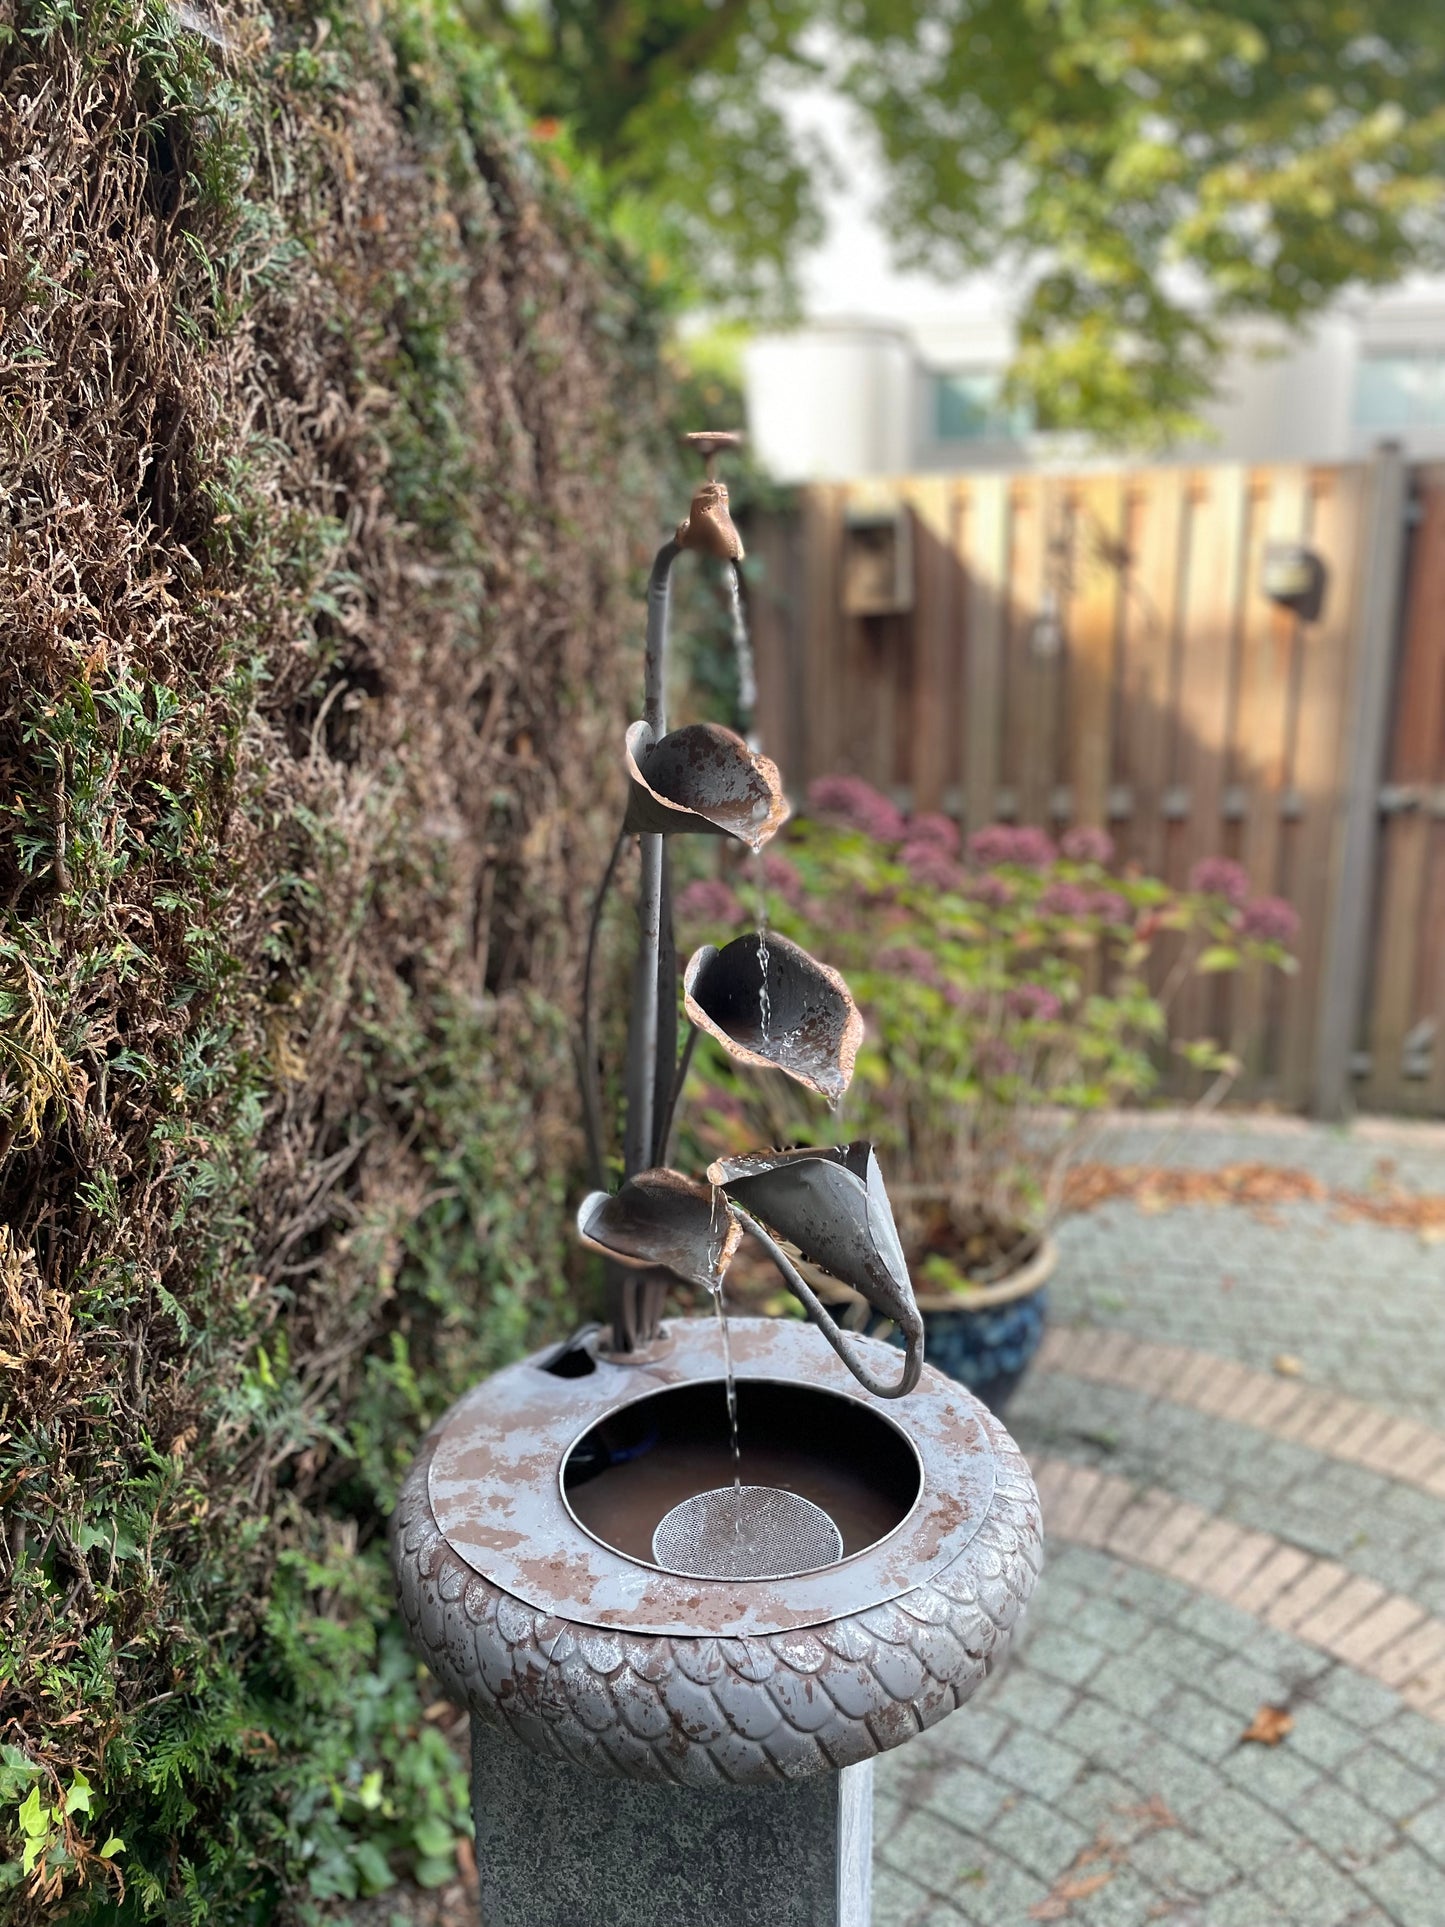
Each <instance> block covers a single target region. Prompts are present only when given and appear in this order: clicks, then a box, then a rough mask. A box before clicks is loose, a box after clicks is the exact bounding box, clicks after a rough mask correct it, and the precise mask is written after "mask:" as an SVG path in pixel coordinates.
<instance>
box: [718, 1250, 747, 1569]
mask: <svg viewBox="0 0 1445 1927" xmlns="http://www.w3.org/2000/svg"><path fill="white" fill-rule="evenodd" d="M712 1301H713V1305H714V1307H715V1308H716V1311H717V1328H718V1332H719V1334H720V1336H721V1338H722V1355H723V1373H724V1375H725V1378H726V1381H727V1398H728V1431H729V1433H730V1435H731V1439H732V1451H733V1491H734V1492H741V1491H742V1489H743V1455H742V1450H741V1448H740V1446H739V1444H738V1388H737V1380H736V1379H735V1378H734V1377H733V1347H732V1339H731V1337H730V1336H729V1334H728V1314H727V1306H726V1305H725V1304H724V1303H723V1294H722V1286H721V1285H720V1284H719V1285H718V1286H717V1287H716V1289H715V1290H714V1291H713V1294H712ZM737 1529H738V1521H737V1520H736V1519H734V1521H733V1530H734V1531H735V1532H736V1531H737Z"/></svg>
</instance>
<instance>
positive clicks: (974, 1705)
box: [880, 1682, 1013, 1765]
mask: <svg viewBox="0 0 1445 1927" xmlns="http://www.w3.org/2000/svg"><path fill="white" fill-rule="evenodd" d="M1001 1684H1002V1682H1000V1685H1001ZM1012 1731H1013V1723H1012V1721H1010V1720H1006V1719H1004V1718H1003V1717H1002V1716H1001V1715H1000V1714H998V1713H996V1712H995V1711H994V1709H993V1708H992V1706H989V1705H986V1704H985V1705H980V1704H978V1702H977V1701H972V1702H970V1703H969V1705H967V1706H965V1707H963V1708H962V1709H961V1710H960V1711H959V1712H957V1713H955V1714H954V1715H953V1716H952V1718H950V1719H946V1720H944V1721H943V1722H942V1723H941V1724H940V1725H938V1726H935V1727H933V1728H932V1729H931V1730H930V1731H929V1732H928V1733H927V1734H925V1735H924V1736H923V1739H917V1740H914V1741H913V1743H912V1745H911V1746H910V1747H909V1749H908V1753H907V1754H905V1755H903V1756H901V1757H903V1758H908V1757H909V1756H911V1755H912V1753H913V1751H914V1749H915V1748H916V1747H919V1746H921V1745H922V1744H923V1740H924V1739H934V1738H935V1736H936V1738H937V1744H938V1747H939V1750H940V1751H941V1752H944V1753H947V1754H949V1755H951V1756H952V1757H953V1758H954V1759H956V1760H971V1761H974V1762H975V1763H976V1764H980V1765H981V1764H982V1763H983V1762H984V1761H986V1760H988V1759H990V1758H991V1757H992V1756H993V1754H994V1753H996V1752H997V1751H998V1749H999V1747H1000V1746H1001V1745H1002V1744H1003V1741H1004V1737H1005V1735H1007V1734H1009V1733H1011V1732H1012ZM883 1757H884V1759H885V1760H887V1759H891V1758H892V1757H893V1756H892V1755H891V1754H885V1755H884V1756H883ZM880 1764H881V1763H880Z"/></svg>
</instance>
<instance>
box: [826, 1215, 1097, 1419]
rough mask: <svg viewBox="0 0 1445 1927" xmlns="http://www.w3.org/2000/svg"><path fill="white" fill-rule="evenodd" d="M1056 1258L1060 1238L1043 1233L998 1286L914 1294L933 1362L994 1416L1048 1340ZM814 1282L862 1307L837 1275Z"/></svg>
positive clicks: (834, 1298) (875, 1323) (877, 1324)
mask: <svg viewBox="0 0 1445 1927" xmlns="http://www.w3.org/2000/svg"><path fill="white" fill-rule="evenodd" d="M1058 1259H1059V1248H1058V1246H1057V1244H1056V1243H1055V1242H1054V1240H1053V1238H1052V1237H1050V1236H1048V1235H1045V1237H1044V1238H1043V1239H1042V1240H1041V1242H1040V1244H1039V1248H1038V1250H1037V1251H1036V1252H1035V1253H1034V1255H1033V1257H1032V1258H1030V1259H1029V1261H1028V1263H1027V1264H1025V1265H1023V1266H1021V1267H1020V1269H1019V1270H1018V1271H1016V1272H1015V1273H1014V1274H1013V1276H1012V1277H1010V1278H1003V1279H1000V1280H999V1282H998V1283H997V1284H995V1285H982V1286H980V1287H979V1289H978V1290H977V1291H973V1292H969V1293H968V1294H967V1296H964V1295H963V1294H962V1293H959V1292H954V1291H931V1292H928V1291H921V1292H919V1293H917V1295H916V1296H917V1304H918V1309H919V1311H920V1312H921V1313H922V1314H923V1338H924V1350H925V1355H926V1357H927V1359H928V1362H929V1364H930V1365H932V1366H933V1367H934V1369H935V1370H936V1371H940V1372H945V1373H947V1375H948V1377H950V1378H952V1379H956V1380H957V1381H958V1383H959V1384H960V1385H966V1386H967V1387H968V1389H969V1391H971V1392H972V1393H973V1394H974V1396H975V1398H978V1399H981V1400H982V1401H983V1403H984V1404H985V1405H986V1406H987V1407H988V1409H989V1410H990V1411H991V1412H992V1413H994V1415H995V1416H998V1415H1000V1414H1001V1413H1002V1412H1003V1410H1004V1407H1005V1406H1006V1405H1007V1403H1008V1401H1009V1400H1010V1399H1011V1398H1012V1397H1013V1395H1014V1393H1015V1392H1016V1391H1017V1389H1018V1386H1019V1382H1020V1380H1021V1379H1022V1378H1023V1375H1024V1373H1025V1372H1026V1371H1027V1370H1028V1367H1029V1365H1030V1363H1031V1362H1032V1360H1033V1356H1034V1353H1035V1352H1036V1351H1037V1350H1038V1348H1039V1346H1040V1344H1041V1343H1042V1342H1043V1336H1044V1325H1045V1322H1046V1320H1047V1317H1048V1293H1047V1291H1046V1290H1045V1287H1046V1286H1047V1284H1048V1282H1049V1279H1050V1278H1051V1277H1052V1276H1053V1273H1054V1267H1055V1266H1056V1265H1057V1263H1058ZM815 1282H816V1283H817V1285H818V1287H819V1289H820V1290H826V1295H827V1296H828V1298H829V1300H830V1302H831V1303H833V1304H835V1305H842V1304H852V1305H856V1306H859V1307H861V1306H862V1305H863V1300H862V1299H861V1298H859V1296H858V1294H857V1293H856V1292H851V1291H847V1290H846V1289H842V1288H840V1287H839V1286H838V1284H837V1283H836V1281H832V1283H831V1289H828V1288H827V1286H826V1285H825V1281H824V1280H823V1279H821V1278H819V1277H816V1276H815ZM867 1323H868V1327H869V1328H870V1329H872V1330H878V1329H880V1328H881V1327H882V1324H883V1321H882V1320H880V1319H878V1318H877V1317H872V1316H870V1318H869V1319H868V1321H867Z"/></svg>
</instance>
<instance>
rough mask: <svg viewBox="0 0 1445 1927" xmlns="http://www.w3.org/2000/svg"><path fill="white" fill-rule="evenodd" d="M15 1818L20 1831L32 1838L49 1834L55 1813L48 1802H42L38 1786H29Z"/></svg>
mask: <svg viewBox="0 0 1445 1927" xmlns="http://www.w3.org/2000/svg"><path fill="white" fill-rule="evenodd" d="M16 1818H17V1819H18V1820H19V1822H20V1831H21V1832H22V1833H24V1834H28V1835H29V1836H30V1837H31V1838H32V1839H37V1838H39V1837H41V1836H42V1835H46V1834H49V1832H50V1830H51V1828H52V1827H53V1826H54V1825H55V1815H54V1813H53V1812H52V1810H51V1808H50V1805H49V1803H48V1802H46V1803H42V1801H41V1798H40V1788H39V1787H38V1786H33V1787H31V1789H30V1791H29V1792H28V1793H27V1794H26V1796H25V1798H24V1799H23V1800H22V1801H21V1802H20V1810H19V1812H18V1813H17V1815H16Z"/></svg>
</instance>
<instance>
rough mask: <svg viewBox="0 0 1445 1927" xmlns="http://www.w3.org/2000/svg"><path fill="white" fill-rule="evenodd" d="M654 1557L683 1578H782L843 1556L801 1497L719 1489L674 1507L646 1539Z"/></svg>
mask: <svg viewBox="0 0 1445 1927" xmlns="http://www.w3.org/2000/svg"><path fill="white" fill-rule="evenodd" d="M652 1556H653V1558H654V1559H655V1560H656V1561H657V1563H658V1565H660V1566H662V1567H663V1568H664V1569H665V1570H666V1571H668V1572H675V1573H678V1574H680V1575H681V1576H682V1577H683V1578H685V1579H786V1578H788V1577H790V1576H791V1575H792V1574H794V1573H799V1572H816V1571H817V1570H818V1568H819V1567H820V1566H831V1565H832V1564H833V1563H834V1562H835V1561H836V1560H838V1559H841V1558H842V1556H843V1535H842V1533H841V1532H839V1530H838V1528H837V1526H835V1525H834V1523H833V1521H832V1520H831V1519H830V1518H829V1517H828V1515H827V1513H826V1512H824V1511H823V1509H822V1507H821V1506H816V1505H814V1504H813V1502H812V1500H811V1499H805V1498H803V1497H802V1495H801V1494H800V1493H797V1492H786V1491H784V1490H783V1489H782V1488H781V1487H780V1486H774V1485H745V1486H740V1487H739V1486H731V1485H724V1486H719V1487H718V1488H717V1489H716V1490H715V1491H713V1492H698V1493H694V1495H693V1497H692V1498H690V1499H684V1500H683V1501H682V1504H681V1505H675V1506H674V1507H673V1508H672V1510H671V1512H669V1513H667V1514H666V1515H665V1517H664V1518H663V1519H662V1521H661V1522H660V1523H659V1525H658V1527H657V1530H656V1531H655V1532H654V1533H653V1535H652Z"/></svg>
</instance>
